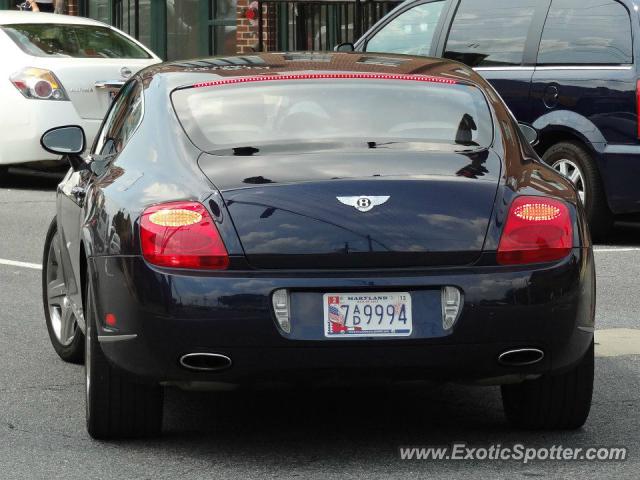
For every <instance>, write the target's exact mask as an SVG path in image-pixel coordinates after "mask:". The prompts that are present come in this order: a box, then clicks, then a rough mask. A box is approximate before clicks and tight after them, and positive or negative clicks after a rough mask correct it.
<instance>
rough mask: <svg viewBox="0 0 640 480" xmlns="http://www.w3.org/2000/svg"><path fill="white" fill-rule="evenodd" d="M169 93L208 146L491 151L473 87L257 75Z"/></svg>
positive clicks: (485, 115)
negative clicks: (261, 77) (333, 145)
mask: <svg viewBox="0 0 640 480" xmlns="http://www.w3.org/2000/svg"><path fill="white" fill-rule="evenodd" d="M329 87H330V92H331V94H330V95H327V91H328V90H327V89H328V88H329ZM171 98H172V101H173V106H174V108H175V111H176V114H177V116H178V118H179V120H180V123H181V124H182V126H183V127H184V129H185V131H186V133H187V135H188V136H189V138H191V140H192V141H193V143H194V144H196V145H197V146H198V147H199V148H201V149H202V150H204V151H213V150H219V149H223V148H247V147H251V148H254V147H257V148H260V147H262V146H266V145H292V144H305V143H313V142H328V143H357V144H361V145H363V146H364V147H365V148H366V146H367V145H369V147H368V148H373V147H372V146H381V145H384V148H393V145H399V146H401V145H402V144H405V145H406V144H407V143H422V144H435V145H441V146H442V148H444V149H445V150H447V151H448V150H451V149H452V148H453V149H456V150H466V149H469V148H470V147H471V148H473V149H476V148H486V147H488V146H490V145H491V143H492V141H493V122H492V116H491V112H490V110H489V106H488V104H487V101H486V99H485V97H484V95H483V93H482V92H481V91H480V89H478V88H476V87H474V86H470V85H462V84H457V85H441V84H439V83H424V82H420V81H406V80H405V81H402V80H400V81H397V80H392V79H385V80H379V79H364V80H361V79H358V80H355V79H344V80H343V79H341V80H335V81H332V82H331V83H329V84H328V83H327V81H326V80H322V79H308V80H293V81H289V80H278V81H258V80H256V81H252V82H246V83H241V84H234V85H229V86H213V87H204V88H202V87H196V88H183V89H179V90H176V91H174V92H173V94H172V95H171ZM376 148H377V147H376ZM425 148H427V147H426V146H425Z"/></svg>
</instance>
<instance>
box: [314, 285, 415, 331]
mask: <svg viewBox="0 0 640 480" xmlns="http://www.w3.org/2000/svg"><path fill="white" fill-rule="evenodd" d="M323 304H324V336H325V337H330V338H335V337H408V336H409V335H411V332H412V330H413V323H412V320H411V295H409V293H407V292H390V293H388V292H383V293H326V294H325V295H324V297H323Z"/></svg>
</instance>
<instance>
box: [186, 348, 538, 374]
mask: <svg viewBox="0 0 640 480" xmlns="http://www.w3.org/2000/svg"><path fill="white" fill-rule="evenodd" d="M543 358H544V352H543V351H542V350H540V349H539V348H518V349H514V350H507V351H505V352H503V353H501V354H500V355H499V356H498V362H500V363H501V364H502V365H505V366H509V367H524V366H527V365H533V364H534V363H538V362H540V361H541V360H542V359H543ZM231 364H232V362H231V358H229V357H228V356H226V355H222V354H221V353H187V354H186V355H183V356H182V357H180V365H182V366H183V367H184V368H186V369H187V370H193V371H197V372H217V371H220V370H226V369H227V368H229V367H230V366H231Z"/></svg>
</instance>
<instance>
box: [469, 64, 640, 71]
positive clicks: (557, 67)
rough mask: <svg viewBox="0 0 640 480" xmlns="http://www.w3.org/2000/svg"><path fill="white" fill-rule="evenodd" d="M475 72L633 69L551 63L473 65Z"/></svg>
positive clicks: (613, 66)
mask: <svg viewBox="0 0 640 480" xmlns="http://www.w3.org/2000/svg"><path fill="white" fill-rule="evenodd" d="M473 69H474V70H475V71H476V72H534V71H536V70H541V71H547V70H603V71H604V70H633V65H553V66H541V67H474V68H473Z"/></svg>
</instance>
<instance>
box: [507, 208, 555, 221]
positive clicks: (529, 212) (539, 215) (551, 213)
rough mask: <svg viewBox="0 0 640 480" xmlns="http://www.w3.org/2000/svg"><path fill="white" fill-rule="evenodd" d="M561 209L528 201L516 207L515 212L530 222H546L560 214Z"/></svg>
mask: <svg viewBox="0 0 640 480" xmlns="http://www.w3.org/2000/svg"><path fill="white" fill-rule="evenodd" d="M560 213H561V212H560V209H559V208H558V207H556V206H554V205H548V204H545V203H526V204H524V205H520V206H519V207H516V208H515V209H514V211H513V214H514V215H515V216H516V217H518V218H521V219H522V220H526V221H528V222H544V221H549V220H553V219H555V218H558V217H559V216H560Z"/></svg>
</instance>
